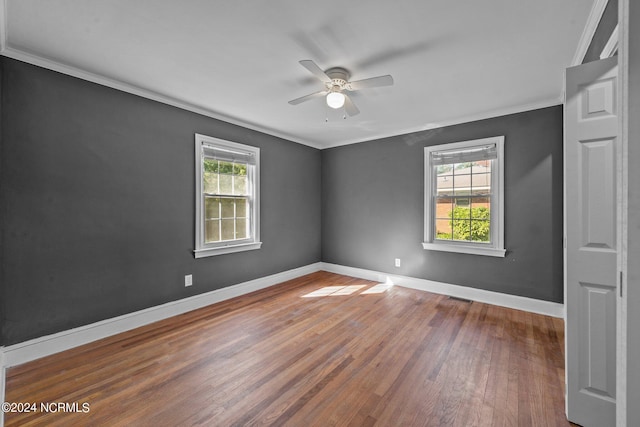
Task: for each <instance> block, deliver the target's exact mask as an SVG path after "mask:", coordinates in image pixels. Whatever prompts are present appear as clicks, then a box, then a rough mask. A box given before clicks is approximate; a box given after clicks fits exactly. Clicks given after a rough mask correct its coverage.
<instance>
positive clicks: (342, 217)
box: [322, 106, 563, 303]
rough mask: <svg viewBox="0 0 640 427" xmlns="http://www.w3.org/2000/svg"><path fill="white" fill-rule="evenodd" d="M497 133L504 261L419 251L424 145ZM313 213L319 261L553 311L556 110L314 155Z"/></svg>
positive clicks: (557, 280)
mask: <svg viewBox="0 0 640 427" xmlns="http://www.w3.org/2000/svg"><path fill="white" fill-rule="evenodd" d="M497 135H504V136H505V242H506V248H507V256H506V257H505V258H495V257H487V256H478V255H467V254H457V253H446V252H436V251H427V250H424V249H422V246H421V242H422V239H423V221H424V220H423V215H424V208H423V199H424V195H423V188H424V182H423V174H424V164H423V149H424V147H425V146H427V145H436V144H443V143H447V142H456V141H465V140H470V139H477V138H485V137H490V136H497ZM322 208H323V210H322V259H323V261H325V262H330V263H335V264H341V265H347V266H352V267H360V268H365V269H371V270H376V271H382V272H387V273H392V274H400V275H405V276H411V277H417V278H423V279H429V280H435V281H440V282H445V283H451V284H456V285H463V286H469V287H473V288H480V289H486V290H490V291H497V292H503V293H507V294H513V295H519V296H525V297H531V298H537V299H542V300H547V301H553V302H560V303H561V302H562V301H563V282H562V280H563V279H562V262H563V255H562V251H563V249H562V106H555V107H550V108H545V109H540V110H535V111H529V112H525V113H520V114H513V115H509V116H504V117H498V118H492V119H488V120H482V121H477V122H472V123H465V124H460V125H455V126H449V127H445V128H440V129H434V130H431V131H424V132H418V133H413V134H408V135H402V136H396V137H392V138H386V139H382V140H377V141H372V142H365V143H361V144H354V145H349V146H343V147H336V148H332V149H328V150H323V152H322ZM394 258H400V259H401V260H402V267H400V268H395V267H394V264H393V262H394Z"/></svg>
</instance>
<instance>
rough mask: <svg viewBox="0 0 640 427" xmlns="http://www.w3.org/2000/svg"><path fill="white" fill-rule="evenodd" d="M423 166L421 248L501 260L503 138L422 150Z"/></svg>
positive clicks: (502, 236) (502, 255)
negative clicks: (423, 216) (423, 204)
mask: <svg viewBox="0 0 640 427" xmlns="http://www.w3.org/2000/svg"><path fill="white" fill-rule="evenodd" d="M424 164H425V186H424V188H425V194H424V203H425V207H424V210H425V218H424V242H423V243H422V246H423V248H424V249H428V250H438V251H446V252H460V253H468V254H475V255H488V256H496V257H504V256H505V252H506V251H505V248H504V137H503V136H497V137H492V138H483V139H476V140H471V141H462V142H456V143H450V144H442V145H437V146H431V147H425V149H424Z"/></svg>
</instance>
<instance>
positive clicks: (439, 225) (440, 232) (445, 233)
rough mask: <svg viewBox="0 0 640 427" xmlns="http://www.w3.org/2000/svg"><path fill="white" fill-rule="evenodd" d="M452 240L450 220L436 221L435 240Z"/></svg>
mask: <svg viewBox="0 0 640 427" xmlns="http://www.w3.org/2000/svg"><path fill="white" fill-rule="evenodd" d="M452 238H453V234H452V228H451V220H450V219H436V239H447V240H451V239H452Z"/></svg>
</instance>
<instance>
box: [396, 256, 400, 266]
mask: <svg viewBox="0 0 640 427" xmlns="http://www.w3.org/2000/svg"><path fill="white" fill-rule="evenodd" d="M396 267H400V258H396Z"/></svg>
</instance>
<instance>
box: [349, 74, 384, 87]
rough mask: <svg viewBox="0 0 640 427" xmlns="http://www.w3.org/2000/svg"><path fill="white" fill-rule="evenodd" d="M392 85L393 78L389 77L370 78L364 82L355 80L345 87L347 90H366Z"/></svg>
mask: <svg viewBox="0 0 640 427" xmlns="http://www.w3.org/2000/svg"><path fill="white" fill-rule="evenodd" d="M391 85H393V77H391V76H390V75H388V74H387V75H386V76H379V77H371V78H370V79H364V80H356V81H355V82H349V83H347V84H346V85H345V88H346V89H347V90H351V91H354V90H360V89H367V88H370V87H381V86H391Z"/></svg>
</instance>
